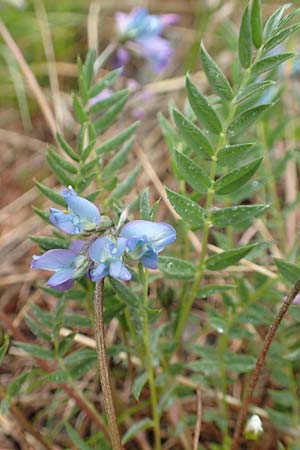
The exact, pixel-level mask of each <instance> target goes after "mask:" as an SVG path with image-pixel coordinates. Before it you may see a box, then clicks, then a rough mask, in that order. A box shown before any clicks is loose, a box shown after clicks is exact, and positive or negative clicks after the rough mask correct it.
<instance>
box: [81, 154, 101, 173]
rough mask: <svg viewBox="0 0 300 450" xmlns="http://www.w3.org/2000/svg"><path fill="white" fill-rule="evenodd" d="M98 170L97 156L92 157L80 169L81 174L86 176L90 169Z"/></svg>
mask: <svg viewBox="0 0 300 450" xmlns="http://www.w3.org/2000/svg"><path fill="white" fill-rule="evenodd" d="M94 169H95V170H98V169H99V157H98V158H95V159H92V160H91V161H89V162H87V163H85V164H84V165H83V166H82V167H81V170H80V174H81V176H86V175H88V174H90V173H91V171H92V170H94Z"/></svg>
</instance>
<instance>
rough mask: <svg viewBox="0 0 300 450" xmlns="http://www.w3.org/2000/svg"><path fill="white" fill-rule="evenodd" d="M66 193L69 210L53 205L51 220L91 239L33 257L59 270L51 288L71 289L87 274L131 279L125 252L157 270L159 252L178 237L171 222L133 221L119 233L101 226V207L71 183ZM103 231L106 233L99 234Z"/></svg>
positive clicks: (46, 267) (41, 265) (41, 266)
mask: <svg viewBox="0 0 300 450" xmlns="http://www.w3.org/2000/svg"><path fill="white" fill-rule="evenodd" d="M62 196H63V198H64V199H65V200H66V202H67V205H68V210H65V211H61V210H58V209H53V208H50V217H49V218H50V222H51V223H52V224H53V225H55V226H56V227H57V228H59V229H60V230H62V231H64V232H65V233H67V234H71V235H76V234H77V235H80V234H82V233H85V234H86V233H89V234H90V236H89V238H88V239H87V240H73V241H72V243H71V245H70V246H69V248H68V249H53V250H49V251H47V252H46V253H44V254H43V255H41V256H36V255H34V256H33V257H32V263H31V268H32V269H43V270H51V271H54V272H55V273H54V275H52V276H51V278H49V280H48V282H47V284H48V286H49V287H51V288H54V289H57V290H60V291H64V290H66V289H70V288H71V287H72V286H73V284H74V280H75V279H76V278H80V277H82V276H83V275H87V276H88V277H89V278H90V279H91V280H92V281H95V282H96V281H100V280H102V279H103V278H104V277H106V276H107V275H110V276H111V277H114V278H119V279H120V280H124V281H129V280H130V279H131V272H130V271H129V270H128V268H127V267H126V266H125V264H124V256H125V255H127V256H129V257H131V258H132V259H133V260H136V261H140V262H141V263H142V264H143V266H145V267H148V268H150V269H157V267H158V265H157V263H158V254H159V253H160V252H161V251H162V250H163V249H164V248H165V247H166V246H167V245H169V244H172V243H173V242H174V241H175V239H176V231H175V230H174V228H173V227H172V226H171V225H169V224H167V223H164V222H150V221H147V220H134V221H132V222H129V223H127V224H126V225H124V226H123V227H122V228H121V230H120V232H119V233H118V234H119V235H118V236H115V233H114V231H111V230H109V229H107V230H105V231H104V230H103V229H101V228H100V225H101V214H100V211H99V210H98V208H97V207H96V206H95V205H94V204H93V203H91V202H90V201H89V200H87V199H85V198H83V197H79V196H78V195H77V194H76V192H75V191H74V189H73V188H72V187H71V186H69V187H68V188H67V189H64V190H63V191H62ZM100 230H101V232H102V234H104V235H102V236H101V237H97V234H99V232H100Z"/></svg>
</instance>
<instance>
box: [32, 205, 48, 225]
mask: <svg viewBox="0 0 300 450" xmlns="http://www.w3.org/2000/svg"><path fill="white" fill-rule="evenodd" d="M32 209H33V211H34V212H35V213H36V214H37V215H38V216H39V217H40V218H41V219H43V220H44V221H45V222H47V223H49V215H50V213H49V211H47V210H46V211H44V210H43V209H40V208H37V207H36V206H33V207H32Z"/></svg>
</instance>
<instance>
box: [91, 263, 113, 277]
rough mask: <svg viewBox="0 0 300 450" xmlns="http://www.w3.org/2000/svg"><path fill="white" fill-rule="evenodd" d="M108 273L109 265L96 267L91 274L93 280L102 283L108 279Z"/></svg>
mask: <svg viewBox="0 0 300 450" xmlns="http://www.w3.org/2000/svg"><path fill="white" fill-rule="evenodd" d="M108 273H109V269H108V264H99V265H98V266H96V267H95V268H94V269H92V270H91V272H90V276H91V280H92V281H100V280H102V279H103V278H104V277H106V275H108Z"/></svg>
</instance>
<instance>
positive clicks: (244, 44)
mask: <svg viewBox="0 0 300 450" xmlns="http://www.w3.org/2000/svg"><path fill="white" fill-rule="evenodd" d="M251 34H252V33H251V20H250V11H249V5H248V6H247V7H246V9H245V11H244V14H243V17H242V22H241V27H240V33H239V45H238V50H239V60H240V63H241V65H242V66H243V67H244V68H245V69H248V67H250V65H251V60H252V37H251Z"/></svg>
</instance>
